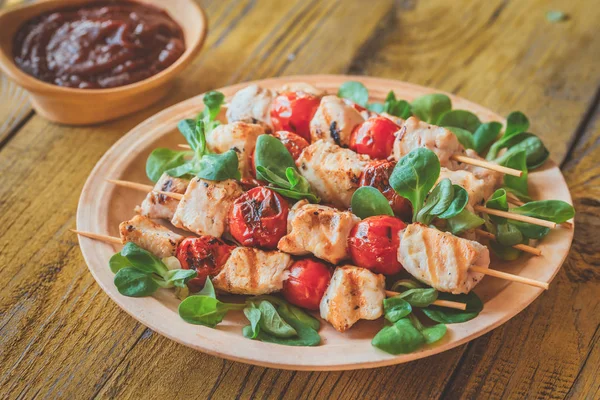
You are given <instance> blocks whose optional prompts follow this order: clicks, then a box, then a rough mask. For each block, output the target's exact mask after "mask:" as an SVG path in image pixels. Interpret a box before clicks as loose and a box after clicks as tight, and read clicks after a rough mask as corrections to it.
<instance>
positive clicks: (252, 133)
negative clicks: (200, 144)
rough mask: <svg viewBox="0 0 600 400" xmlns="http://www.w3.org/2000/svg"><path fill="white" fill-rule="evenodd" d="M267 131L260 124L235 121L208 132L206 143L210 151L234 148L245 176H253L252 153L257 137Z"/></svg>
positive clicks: (224, 150) (223, 150)
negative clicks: (251, 170) (251, 169)
mask: <svg viewBox="0 0 600 400" xmlns="http://www.w3.org/2000/svg"><path fill="white" fill-rule="evenodd" d="M264 133H265V128H264V127H263V126H261V125H258V124H249V123H246V122H233V123H231V124H227V125H219V126H217V127H216V128H215V129H213V130H212V131H210V132H208V133H207V134H206V145H207V147H208V149H209V150H210V151H213V152H215V153H224V152H226V151H227V150H233V151H235V152H236V153H237V155H238V160H239V169H240V173H241V174H242V177H243V178H251V177H252V176H251V173H250V168H252V167H251V164H250V155H251V154H252V152H253V151H254V147H255V146H256V139H257V138H258V137H259V136H260V135H262V134H264Z"/></svg>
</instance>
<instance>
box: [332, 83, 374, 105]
mask: <svg viewBox="0 0 600 400" xmlns="http://www.w3.org/2000/svg"><path fill="white" fill-rule="evenodd" d="M338 96H339V97H341V98H343V99H348V100H350V101H351V102H353V103H356V104H358V105H361V106H363V107H365V106H366V105H367V102H368V101H369V90H368V89H367V88H366V87H365V85H363V84H362V83H360V82H355V81H348V82H344V83H342V85H341V86H340V88H339V90H338Z"/></svg>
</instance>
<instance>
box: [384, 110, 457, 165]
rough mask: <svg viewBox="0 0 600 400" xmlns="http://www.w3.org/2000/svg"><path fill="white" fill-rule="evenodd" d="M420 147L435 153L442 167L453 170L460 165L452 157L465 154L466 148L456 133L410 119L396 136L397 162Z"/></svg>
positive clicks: (395, 152) (394, 152)
mask: <svg viewBox="0 0 600 400" xmlns="http://www.w3.org/2000/svg"><path fill="white" fill-rule="evenodd" d="M419 147H425V148H427V149H429V150H431V151H433V152H434V153H435V154H436V155H437V156H438V158H439V159H440V164H441V166H442V167H446V168H449V169H452V170H455V169H457V167H458V163H457V162H456V161H453V160H451V159H450V157H452V155H454V154H463V153H464V148H463V147H462V145H461V144H460V142H459V141H458V138H457V137H456V135H454V133H452V132H450V131H449V130H448V129H446V128H442V127H439V126H435V125H430V124H428V123H426V122H423V121H420V120H419V119H417V118H415V117H410V118H409V119H407V120H406V122H405V123H404V125H403V126H402V128H401V129H400V130H399V131H398V132H397V134H396V140H395V141H394V150H393V156H394V158H395V159H396V161H397V160H400V159H401V158H402V157H404V156H405V155H407V154H408V153H410V152H411V151H412V150H414V149H416V148H419Z"/></svg>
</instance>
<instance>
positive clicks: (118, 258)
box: [109, 242, 198, 297]
mask: <svg viewBox="0 0 600 400" xmlns="http://www.w3.org/2000/svg"><path fill="white" fill-rule="evenodd" d="M109 267H110V270H111V271H112V272H114V273H115V278H114V284H115V286H116V287H117V290H118V291H119V293H121V294H122V295H124V296H128V297H145V296H150V295H152V294H153V293H154V292H156V290H157V289H158V288H160V287H163V288H172V287H184V286H185V285H186V283H187V282H189V281H190V280H191V279H193V278H195V277H196V276H197V275H198V274H197V273H196V271H194V270H189V269H171V270H170V269H169V268H168V267H167V266H166V265H165V264H164V263H163V262H162V261H161V260H160V259H159V258H158V257H156V256H154V255H153V254H152V253H150V252H149V251H147V250H144V249H142V248H141V247H139V246H138V245H136V244H135V243H132V242H129V243H126V244H125V246H123V249H122V250H121V251H120V252H119V253H116V254H114V255H113V256H112V257H111V258H110V261H109Z"/></svg>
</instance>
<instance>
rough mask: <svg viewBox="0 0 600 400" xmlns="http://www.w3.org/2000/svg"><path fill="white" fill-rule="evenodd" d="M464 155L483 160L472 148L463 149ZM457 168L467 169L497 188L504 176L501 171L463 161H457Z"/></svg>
mask: <svg viewBox="0 0 600 400" xmlns="http://www.w3.org/2000/svg"><path fill="white" fill-rule="evenodd" d="M465 155H466V156H467V157H470V158H474V159H477V160H483V158H482V157H480V156H479V154H477V152H476V151H475V150H473V149H467V150H465ZM459 168H463V169H465V170H467V171H470V172H472V173H473V174H474V175H475V176H476V177H477V178H479V179H483V180H484V181H486V182H489V184H490V185H491V186H492V187H493V188H497V187H498V186H500V185H502V180H503V178H504V175H503V174H502V172H498V171H492V170H491V169H488V168H483V167H477V166H475V165H467V164H463V163H459ZM492 192H493V191H492ZM490 194H491V193H490ZM488 197H489V196H488ZM486 199H487V197H486Z"/></svg>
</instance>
